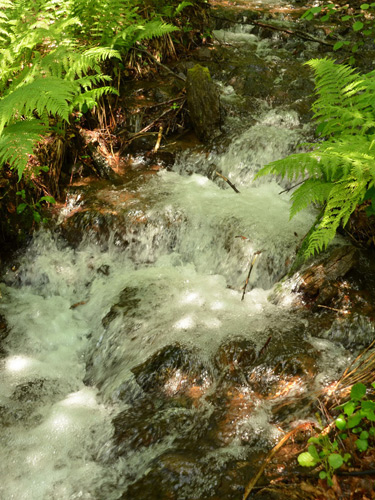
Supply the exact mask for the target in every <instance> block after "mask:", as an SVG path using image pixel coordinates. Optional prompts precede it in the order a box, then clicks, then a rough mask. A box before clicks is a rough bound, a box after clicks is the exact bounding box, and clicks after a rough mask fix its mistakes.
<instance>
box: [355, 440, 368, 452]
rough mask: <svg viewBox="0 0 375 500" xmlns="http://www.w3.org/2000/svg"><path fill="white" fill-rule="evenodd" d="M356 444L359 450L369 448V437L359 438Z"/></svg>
mask: <svg viewBox="0 0 375 500" xmlns="http://www.w3.org/2000/svg"><path fill="white" fill-rule="evenodd" d="M355 444H356V446H357V448H358V449H359V451H366V450H367V448H368V441H367V439H357V441H356V442H355Z"/></svg>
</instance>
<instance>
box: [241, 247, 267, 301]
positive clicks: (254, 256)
mask: <svg viewBox="0 0 375 500" xmlns="http://www.w3.org/2000/svg"><path fill="white" fill-rule="evenodd" d="M262 252H263V250H258V251H257V252H255V253H254V255H253V258H252V259H251V262H250V268H249V272H248V275H247V278H246V281H245V286H244V287H243V292H242V297H241V300H243V299H244V298H245V293H246V288H247V285H248V284H249V280H250V274H251V271H252V270H253V267H254V264H255V261H256V260H257V257H258V255H259V254H261V253H262Z"/></svg>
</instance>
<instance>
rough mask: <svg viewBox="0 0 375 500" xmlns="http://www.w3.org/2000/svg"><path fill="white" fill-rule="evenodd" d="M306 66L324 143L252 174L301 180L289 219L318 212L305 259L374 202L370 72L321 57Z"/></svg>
mask: <svg viewBox="0 0 375 500" xmlns="http://www.w3.org/2000/svg"><path fill="white" fill-rule="evenodd" d="M306 64H308V65H309V66H310V67H311V68H312V69H313V71H314V73H315V89H316V92H317V94H318V98H317V100H316V101H315V103H314V104H313V106H312V110H313V111H314V119H315V122H316V124H317V129H316V131H317V134H318V135H320V137H321V139H324V141H322V142H319V143H310V144H304V147H305V148H307V149H310V151H307V152H303V153H297V154H293V155H291V156H289V157H287V158H285V159H282V160H278V161H275V162H272V163H270V164H269V165H266V166H265V167H263V168H262V169H261V170H260V171H259V172H258V174H257V177H260V176H264V175H268V174H274V175H281V176H282V177H287V178H288V179H290V180H299V179H300V178H301V177H302V179H305V180H304V182H303V183H302V185H301V186H300V187H299V188H298V189H296V190H295V191H294V192H293V194H292V202H293V203H292V207H291V210H290V216H291V217H293V216H294V215H296V214H297V213H298V212H299V211H300V210H302V209H304V208H306V207H307V206H309V205H310V204H313V205H316V204H317V205H320V206H321V207H322V208H321V211H320V213H319V215H318V217H317V220H316V222H315V224H314V225H313V226H312V228H311V229H310V231H309V233H308V235H307V237H306V239H305V241H304V243H303V245H302V249H301V252H302V254H303V256H304V257H305V258H307V257H309V256H310V255H313V254H314V253H316V252H320V251H321V250H323V249H325V248H326V247H327V245H328V243H329V242H330V241H331V240H332V239H333V238H334V237H335V234H336V231H337V229H338V228H339V226H340V225H342V226H345V225H346V223H347V222H348V220H349V217H350V215H351V214H352V213H353V212H354V210H355V209H356V207H357V206H358V205H360V204H361V203H362V202H363V201H365V200H368V199H370V200H372V201H373V200H375V196H374V194H375V190H374V187H375V148H374V145H375V113H374V110H375V92H374V91H375V72H371V73H368V74H365V75H363V74H360V73H356V72H355V71H354V69H353V68H351V67H349V66H347V65H343V64H336V63H335V62H334V61H332V60H329V59H327V58H323V59H313V60H311V61H308V62H307V63H306Z"/></svg>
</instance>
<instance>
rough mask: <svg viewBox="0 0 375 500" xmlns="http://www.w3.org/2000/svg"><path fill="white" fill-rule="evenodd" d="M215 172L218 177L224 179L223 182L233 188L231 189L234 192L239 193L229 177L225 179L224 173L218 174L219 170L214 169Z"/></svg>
mask: <svg viewBox="0 0 375 500" xmlns="http://www.w3.org/2000/svg"><path fill="white" fill-rule="evenodd" d="M215 174H216V175H218V176H219V177H221V178H222V179H224V181H225V182H227V183H228V184H229V186H230V187H231V188H232V189H233V191H235V192H236V193H239V191H238V189H237V188H236V186H235V185H234V184H233V182H231V181H230V180H229V179H227V178H226V177H224V175H222V174H220V173H219V172H217V171H215Z"/></svg>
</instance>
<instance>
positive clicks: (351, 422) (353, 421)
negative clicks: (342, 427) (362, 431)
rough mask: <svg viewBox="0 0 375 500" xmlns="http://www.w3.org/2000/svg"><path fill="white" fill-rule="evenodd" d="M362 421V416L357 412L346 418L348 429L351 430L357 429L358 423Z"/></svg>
mask: <svg viewBox="0 0 375 500" xmlns="http://www.w3.org/2000/svg"><path fill="white" fill-rule="evenodd" d="M361 420H362V415H361V414H360V413H359V412H357V413H354V415H350V417H349V418H348V429H353V428H354V427H357V425H358V424H359V422H360V421H361Z"/></svg>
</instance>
